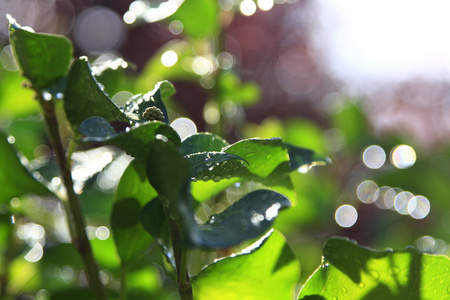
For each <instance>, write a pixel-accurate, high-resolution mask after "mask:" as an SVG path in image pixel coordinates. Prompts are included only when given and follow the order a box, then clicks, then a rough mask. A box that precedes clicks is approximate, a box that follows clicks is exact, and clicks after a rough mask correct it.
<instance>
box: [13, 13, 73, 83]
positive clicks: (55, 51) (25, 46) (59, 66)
mask: <svg viewBox="0 0 450 300" xmlns="http://www.w3.org/2000/svg"><path fill="white" fill-rule="evenodd" d="M9 33H10V42H11V45H12V47H13V49H14V52H15V55H16V58H17V60H18V62H19V64H20V68H21V69H22V72H23V75H24V76H25V77H27V78H28V79H29V80H30V81H31V83H32V84H33V88H34V89H35V90H37V91H42V90H43V89H47V88H50V87H51V86H52V85H54V84H55V83H57V82H58V81H59V80H60V79H61V78H62V77H63V76H64V75H65V74H66V72H67V68H68V67H69V64H70V60H71V59H72V44H71V43H70V41H69V40H68V39H66V38H65V37H63V36H58V35H50V34H42V33H34V32H30V31H28V30H25V29H23V28H22V27H21V26H20V25H19V24H17V23H15V21H14V20H13V19H12V18H10V24H9Z"/></svg>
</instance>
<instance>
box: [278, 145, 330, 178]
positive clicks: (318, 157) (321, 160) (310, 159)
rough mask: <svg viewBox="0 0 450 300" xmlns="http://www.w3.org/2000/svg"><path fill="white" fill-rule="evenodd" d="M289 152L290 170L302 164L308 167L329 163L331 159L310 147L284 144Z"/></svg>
mask: <svg viewBox="0 0 450 300" xmlns="http://www.w3.org/2000/svg"><path fill="white" fill-rule="evenodd" d="M285 145H286V149H287V151H288V153H289V161H290V163H291V171H294V170H296V169H298V168H299V167H302V166H307V167H308V168H311V167H314V166H321V165H329V164H331V159H330V158H328V157H327V156H325V155H323V154H320V153H317V152H315V151H313V150H310V149H305V148H301V147H297V146H294V145H290V144H287V143H286V144H285Z"/></svg>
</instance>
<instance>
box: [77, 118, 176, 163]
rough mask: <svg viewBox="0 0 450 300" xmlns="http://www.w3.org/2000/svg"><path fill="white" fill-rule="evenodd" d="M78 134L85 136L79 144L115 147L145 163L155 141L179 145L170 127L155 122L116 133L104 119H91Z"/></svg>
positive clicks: (82, 125)
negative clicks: (89, 143) (101, 144)
mask: <svg viewBox="0 0 450 300" xmlns="http://www.w3.org/2000/svg"><path fill="white" fill-rule="evenodd" d="M80 132H81V133H83V134H84V135H85V137H83V138H82V139H81V140H80V141H81V142H102V143H105V144H112V145H116V146H117V147H119V148H121V149H123V150H125V151H126V152H127V153H128V154H129V155H131V156H133V157H134V158H136V159H137V160H139V161H141V162H145V161H146V159H147V156H148V152H149V149H150V144H151V143H152V142H153V141H155V140H156V139H167V140H170V141H171V142H173V143H174V144H175V145H179V144H180V137H179V136H178V134H177V133H176V131H175V130H174V129H173V128H172V127H170V126H168V125H166V124H165V123H162V122H156V121H154V122H147V123H145V124H143V125H141V126H139V127H133V128H132V129H131V130H129V131H124V132H119V133H116V132H115V131H114V128H113V127H112V126H111V125H110V124H109V123H108V122H107V121H106V120H105V119H103V118H101V117H91V118H88V119H87V120H85V121H84V122H83V123H82V124H81V126H80Z"/></svg>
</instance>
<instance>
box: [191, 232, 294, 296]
mask: <svg viewBox="0 0 450 300" xmlns="http://www.w3.org/2000/svg"><path fill="white" fill-rule="evenodd" d="M258 242H262V245H261V246H259V247H258V248H256V249H253V250H252V251H251V252H250V250H248V251H246V253H248V254H238V255H236V256H235V257H228V258H224V259H222V260H219V261H217V262H215V263H214V264H211V265H209V266H208V267H207V268H205V269H204V270H203V271H202V272H201V273H200V274H198V275H197V276H196V277H195V278H194V280H193V282H192V285H193V292H194V299H196V300H209V299H217V300H241V299H248V300H261V299H293V298H294V290H295V286H296V284H297V280H298V278H299V274H300V265H299V263H298V261H297V259H296V258H295V255H294V253H293V252H292V250H291V248H290V247H289V245H288V244H287V243H286V241H285V239H284V237H283V236H282V235H281V234H280V233H279V232H277V231H274V232H272V233H271V234H270V235H269V236H268V237H267V236H265V237H264V238H262V239H261V240H260V241H258ZM255 244H256V245H254V246H255V247H257V243H255ZM244 253H245V252H244Z"/></svg>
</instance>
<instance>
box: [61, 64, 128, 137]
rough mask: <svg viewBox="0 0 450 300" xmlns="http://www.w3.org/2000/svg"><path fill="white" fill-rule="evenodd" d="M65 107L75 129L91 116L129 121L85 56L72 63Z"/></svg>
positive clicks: (65, 94) (109, 120)
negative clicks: (98, 79) (96, 76)
mask: <svg viewBox="0 0 450 300" xmlns="http://www.w3.org/2000/svg"><path fill="white" fill-rule="evenodd" d="M64 109H65V111H66V115H67V119H68V120H69V122H70V124H71V125H72V128H73V129H74V131H77V130H78V128H79V126H80V124H81V123H82V122H83V121H84V120H86V119H87V118H89V117H102V118H104V119H105V120H106V121H108V122H111V121H122V122H126V123H128V122H129V119H128V118H127V117H126V116H125V115H124V114H123V113H122V111H121V110H120V109H119V107H117V106H116V105H115V104H114V102H112V101H111V99H110V98H109V97H108V95H107V94H106V93H105V92H104V91H103V89H102V87H101V85H100V84H99V82H98V81H97V80H96V79H95V77H94V76H93V74H92V70H91V67H90V66H89V63H88V62H87V58H85V57H81V58H79V59H77V60H75V61H74V62H73V63H72V67H71V68H70V71H69V75H68V77H67V87H66V90H65V93H64Z"/></svg>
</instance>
